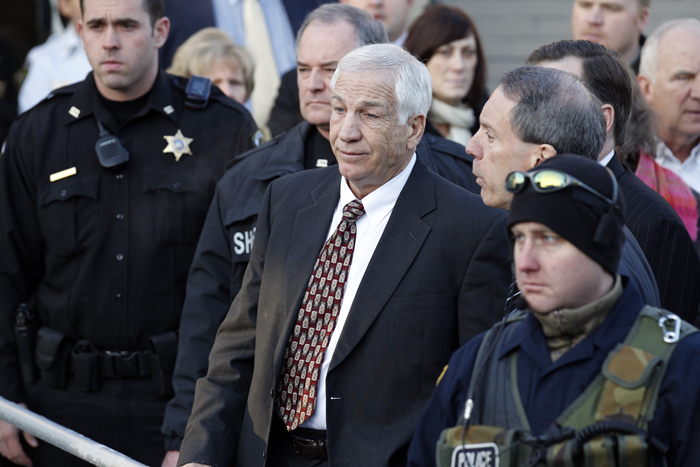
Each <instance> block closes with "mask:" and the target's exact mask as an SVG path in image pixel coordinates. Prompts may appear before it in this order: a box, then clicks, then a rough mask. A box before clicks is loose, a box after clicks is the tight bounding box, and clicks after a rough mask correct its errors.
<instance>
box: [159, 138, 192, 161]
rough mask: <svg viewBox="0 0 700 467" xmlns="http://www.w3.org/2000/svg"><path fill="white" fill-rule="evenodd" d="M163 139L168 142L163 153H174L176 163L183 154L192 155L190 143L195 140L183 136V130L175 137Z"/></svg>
mask: <svg viewBox="0 0 700 467" xmlns="http://www.w3.org/2000/svg"><path fill="white" fill-rule="evenodd" d="M163 138H165V140H166V141H167V142H168V145H167V146H166V147H165V149H163V152H164V153H166V152H172V153H173V154H175V162H177V161H179V160H180V158H181V157H182V155H183V154H189V155H190V156H191V155H192V151H190V143H191V142H192V141H193V138H187V137H186V136H185V135H183V134H182V131H181V130H177V133H175V136H163Z"/></svg>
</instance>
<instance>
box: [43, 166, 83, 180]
mask: <svg viewBox="0 0 700 467" xmlns="http://www.w3.org/2000/svg"><path fill="white" fill-rule="evenodd" d="M77 173H78V171H77V170H76V168H75V167H71V168H70V169H66V170H61V171H60V172H56V173H55V174H51V175H50V176H49V180H51V181H52V182H55V181H56V180H61V179H62V178H67V177H71V176H73V175H75V174H77Z"/></svg>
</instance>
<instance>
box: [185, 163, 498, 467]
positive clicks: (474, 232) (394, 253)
mask: <svg viewBox="0 0 700 467" xmlns="http://www.w3.org/2000/svg"><path fill="white" fill-rule="evenodd" d="M340 180H341V177H340V174H339V172H338V170H337V167H330V168H327V169H318V170H307V171H303V172H299V173H297V174H293V175H289V176H286V177H282V178H280V179H278V180H275V181H273V182H272V183H271V184H270V186H269V188H268V190H267V192H266V194H265V199H264V200H263V204H262V207H261V212H260V215H259V218H258V222H257V231H256V236H255V243H254V246H253V252H252V254H251V259H250V264H249V266H248V269H247V271H246V274H245V278H244V283H243V288H242V289H241V292H240V293H239V294H238V296H237V297H236V299H235V300H234V302H233V304H232V306H231V309H230V310H229V313H228V315H227V317H226V319H225V320H224V322H223V324H222V325H221V328H220V329H219V333H218V335H217V338H216V342H215V344H214V348H213V350H212V354H211V357H210V362H209V373H208V374H207V376H206V377H205V378H202V379H200V380H199V381H198V383H197V392H196V395H195V404H194V409H193V412H192V416H191V417H190V420H189V422H188V425H187V431H186V433H185V439H184V441H183V443H182V447H181V451H180V461H179V462H180V463H181V464H184V463H187V462H194V461H199V462H203V463H205V464H209V465H218V466H221V467H223V466H230V465H233V464H234V462H235V465H238V466H253V465H263V464H264V458H265V454H264V453H265V452H266V451H267V449H268V446H267V441H268V439H269V435H270V426H271V422H272V420H273V418H272V417H275V416H277V408H276V406H275V403H274V397H275V394H276V393H275V391H276V388H277V385H278V380H279V376H280V371H281V365H282V356H283V353H284V350H285V347H286V345H287V341H288V339H289V335H290V333H291V331H292V328H293V326H294V322H295V319H296V315H297V312H298V310H299V307H300V305H301V301H302V298H303V294H304V291H305V290H306V284H307V282H308V278H309V276H310V274H311V271H312V270H313V265H314V262H315V260H316V257H317V255H318V252H319V251H320V250H321V248H322V246H323V244H324V243H325V241H326V234H327V232H328V229H329V226H330V222H331V219H332V216H333V212H334V210H335V208H336V205H337V203H338V199H339V183H340ZM505 221H506V215H505V212H504V211H500V210H496V209H492V208H488V207H486V206H484V205H483V203H482V202H481V199H480V198H479V197H478V196H476V195H474V194H472V193H469V192H467V191H465V190H463V189H462V188H459V187H457V186H455V185H453V184H451V183H449V182H447V181H445V180H444V179H442V178H441V177H439V176H437V175H435V174H434V173H433V172H431V171H430V170H429V169H428V168H427V167H426V166H425V165H424V164H423V163H422V162H421V161H420V160H418V161H417V162H416V166H415V167H414V170H413V172H412V173H411V175H410V177H409V179H408V181H407V183H406V186H405V187H404V189H403V190H402V192H401V194H400V196H399V198H398V200H397V202H396V205H395V207H394V210H393V213H392V215H391V218H390V219H389V222H388V224H387V226H386V229H385V231H384V234H383V235H382V238H381V240H380V242H379V244H378V245H377V248H376V250H375V252H374V255H373V257H372V260H371V262H370V264H369V266H368V268H367V271H366V272H365V274H364V277H363V279H362V282H361V284H360V288H359V290H358V292H357V296H356V297H355V300H354V302H353V305H352V308H351V310H350V314H349V317H348V320H347V322H346V324H345V326H344V328H343V330H342V335H341V337H340V340H339V342H338V345H337V348H336V350H335V353H334V355H333V360H332V362H331V365H330V369H329V372H328V376H327V379H326V388H327V397H328V398H327V436H328V446H329V456H330V463H331V465H335V464H336V463H345V464H346V465H366V466H373V467H381V466H385V465H405V464H406V451H407V448H408V444H409V442H410V440H411V435H412V433H413V429H414V427H415V425H416V423H417V421H418V418H419V416H420V414H421V411H422V409H423V407H424V405H425V404H426V403H427V401H428V398H429V397H430V394H431V393H432V391H433V388H434V387H435V381H436V378H437V377H438V375H439V374H440V372H441V370H442V368H443V367H444V365H445V364H446V363H447V361H448V359H449V357H450V355H451V354H452V352H454V351H455V350H456V349H457V348H458V347H459V346H460V345H462V344H464V343H465V342H467V340H469V339H470V338H471V337H473V336H474V335H475V334H477V333H479V332H481V331H482V330H484V329H487V328H488V327H489V326H490V324H491V323H493V322H494V321H495V320H497V319H499V317H500V316H501V315H502V312H503V300H504V298H505V295H506V291H507V287H508V279H509V277H510V268H509V266H508V258H507V256H508V251H509V250H510V245H509V242H508V240H507V237H506V234H505ZM270 449H275V447H274V446H270Z"/></svg>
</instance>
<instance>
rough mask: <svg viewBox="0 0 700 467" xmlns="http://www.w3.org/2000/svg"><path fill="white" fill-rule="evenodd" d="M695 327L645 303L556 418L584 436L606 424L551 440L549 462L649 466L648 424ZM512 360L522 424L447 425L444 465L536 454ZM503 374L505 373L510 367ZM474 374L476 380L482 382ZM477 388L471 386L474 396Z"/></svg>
mask: <svg viewBox="0 0 700 467" xmlns="http://www.w3.org/2000/svg"><path fill="white" fill-rule="evenodd" d="M522 318H523V315H520V314H515V315H514V316H512V317H510V318H509V319H508V320H506V321H505V322H502V323H499V326H496V327H494V328H493V329H492V330H491V331H490V332H489V334H487V336H486V338H485V339H484V342H483V343H482V346H481V348H480V349H479V352H478V354H477V358H476V363H475V368H479V367H480V366H481V365H483V364H485V360H488V358H489V355H490V354H491V352H492V351H493V350H494V349H492V348H491V347H493V346H498V343H499V342H502V340H501V338H502V337H504V334H502V331H503V330H502V329H498V328H499V327H501V328H503V327H506V325H508V324H512V323H515V322H517V321H520V320H522ZM695 332H697V329H696V328H694V327H693V326H692V325H690V324H688V323H685V322H682V321H680V319H679V318H678V317H677V316H676V315H673V314H671V313H670V312H668V311H665V310H661V309H658V308H652V307H649V306H646V307H644V308H643V309H642V311H641V312H640V313H639V316H638V318H637V319H636V321H635V323H634V324H633V326H632V328H631V329H630V332H629V333H628V334H627V337H626V338H625V341H624V342H623V343H622V344H619V345H618V346H617V347H616V348H615V349H614V350H613V351H612V352H611V353H610V354H609V355H608V357H607V358H606V360H605V362H604V363H603V367H602V369H601V374H600V375H598V377H597V378H596V379H595V380H594V381H593V382H592V383H591V384H590V385H589V386H588V388H587V389H586V391H584V393H583V394H581V396H579V397H578V398H577V399H576V400H575V401H574V403H573V404H571V406H569V407H568V408H567V409H566V410H565V411H564V412H563V413H562V415H560V416H559V418H558V419H557V423H558V424H559V425H560V426H565V427H572V428H574V429H575V430H576V432H577V433H578V434H579V435H582V434H585V433H587V432H594V431H595V430H593V429H595V428H602V429H601V430H598V431H599V432H601V433H602V434H600V435H597V436H595V437H594V438H593V439H590V440H589V441H586V442H584V443H579V444H577V442H576V441H575V440H569V441H565V442H562V443H558V444H555V445H553V446H551V447H550V448H549V449H548V450H547V452H546V463H547V465H548V466H557V467H558V466H566V467H572V466H575V465H576V466H578V465H582V466H595V467H606V466H625V465H629V466H635V467H637V466H639V467H644V466H646V465H647V463H648V459H649V446H648V443H647V439H646V438H647V437H646V430H647V429H648V426H649V422H650V421H651V419H652V417H653V415H654V410H655V408H656V402H657V400H658V395H659V394H658V393H659V388H660V385H661V382H662V381H663V378H664V375H665V372H666V368H667V366H668V362H669V360H670V358H671V355H672V353H673V351H674V350H675V348H676V346H677V345H678V342H680V341H681V340H682V339H684V338H685V337H686V336H688V335H690V334H693V333H695ZM506 334H507V333H506ZM496 350H497V349H496ZM507 360H508V363H507V365H508V366H509V367H510V370H511V372H510V373H509V375H510V378H507V379H508V380H509V381H508V382H509V383H510V384H506V385H505V386H504V387H510V390H509V391H511V394H512V396H513V402H514V405H512V406H510V407H511V409H514V410H515V411H516V412H518V413H517V414H513V415H514V419H515V420H520V423H516V425H518V426H511V425H510V424H504V425H503V426H508V427H509V428H512V429H504V428H499V427H494V426H485V425H472V426H469V428H468V429H467V432H466V434H465V435H464V440H463V439H462V433H463V427H462V426H456V427H454V428H449V429H447V430H445V431H443V433H442V434H441V436H440V440H439V441H438V443H437V451H436V462H437V465H438V466H441V467H443V466H450V465H453V466H459V467H471V466H476V465H479V462H481V461H485V460H487V459H491V457H490V452H492V451H494V452H495V453H496V456H497V457H496V458H495V459H494V460H495V462H491V463H488V464H483V465H485V466H486V465H488V466H498V467H509V466H512V467H517V466H521V465H525V464H526V463H527V462H529V459H531V457H532V455H533V453H534V449H533V447H532V446H530V445H528V444H526V443H523V442H522V441H523V440H524V439H525V437H527V436H529V429H528V425H529V424H528V423H527V420H524V421H523V420H522V419H523V417H524V418H525V419H526V417H525V415H524V408H522V402H521V401H520V396H519V391H518V389H517V376H516V373H517V371H516V365H517V352H516V353H515V354H514V355H511V357H510V358H509V359H507ZM490 369H491V368H490ZM475 371H476V370H475ZM499 375H500V376H501V377H502V376H503V375H505V373H503V374H501V373H499ZM472 376H473V377H472V381H471V385H470V386H473V385H474V383H475V381H474V379H475V378H474V375H472ZM473 389H474V388H473V387H470V391H469V392H470V395H471V394H472V391H473ZM521 412H522V413H521ZM473 421H476V423H479V421H480V419H479V417H476V420H474V418H473ZM608 426H609V427H611V428H616V427H619V426H622V427H623V428H627V427H631V428H630V429H629V430H628V432H627V433H614V432H611V431H614V430H608V431H605V428H606V427H608ZM598 431H595V432H596V433H597V432H598ZM623 431H624V430H623ZM630 433H631V434H630ZM579 438H580V436H579ZM577 439H578V438H577ZM463 443H464V447H463ZM470 446H471V448H470ZM574 459H576V461H574ZM543 461H544V459H543Z"/></svg>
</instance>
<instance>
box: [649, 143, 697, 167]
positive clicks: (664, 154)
mask: <svg viewBox="0 0 700 467" xmlns="http://www.w3.org/2000/svg"><path fill="white" fill-rule="evenodd" d="M656 161H657V162H658V163H660V164H661V165H663V164H664V163H666V164H676V165H679V166H680V165H684V164H690V163H692V161H694V162H695V163H698V162H700V141H698V144H697V145H696V146H695V147H694V148H693V149H692V150H691V151H690V156H689V157H688V158H687V159H686V160H685V162H681V161H680V160H679V159H678V158H677V157H676V156H675V155H674V154H673V151H671V150H670V149H669V148H668V146H666V144H665V143H664V142H663V141H659V145H658V146H657V148H656Z"/></svg>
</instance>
